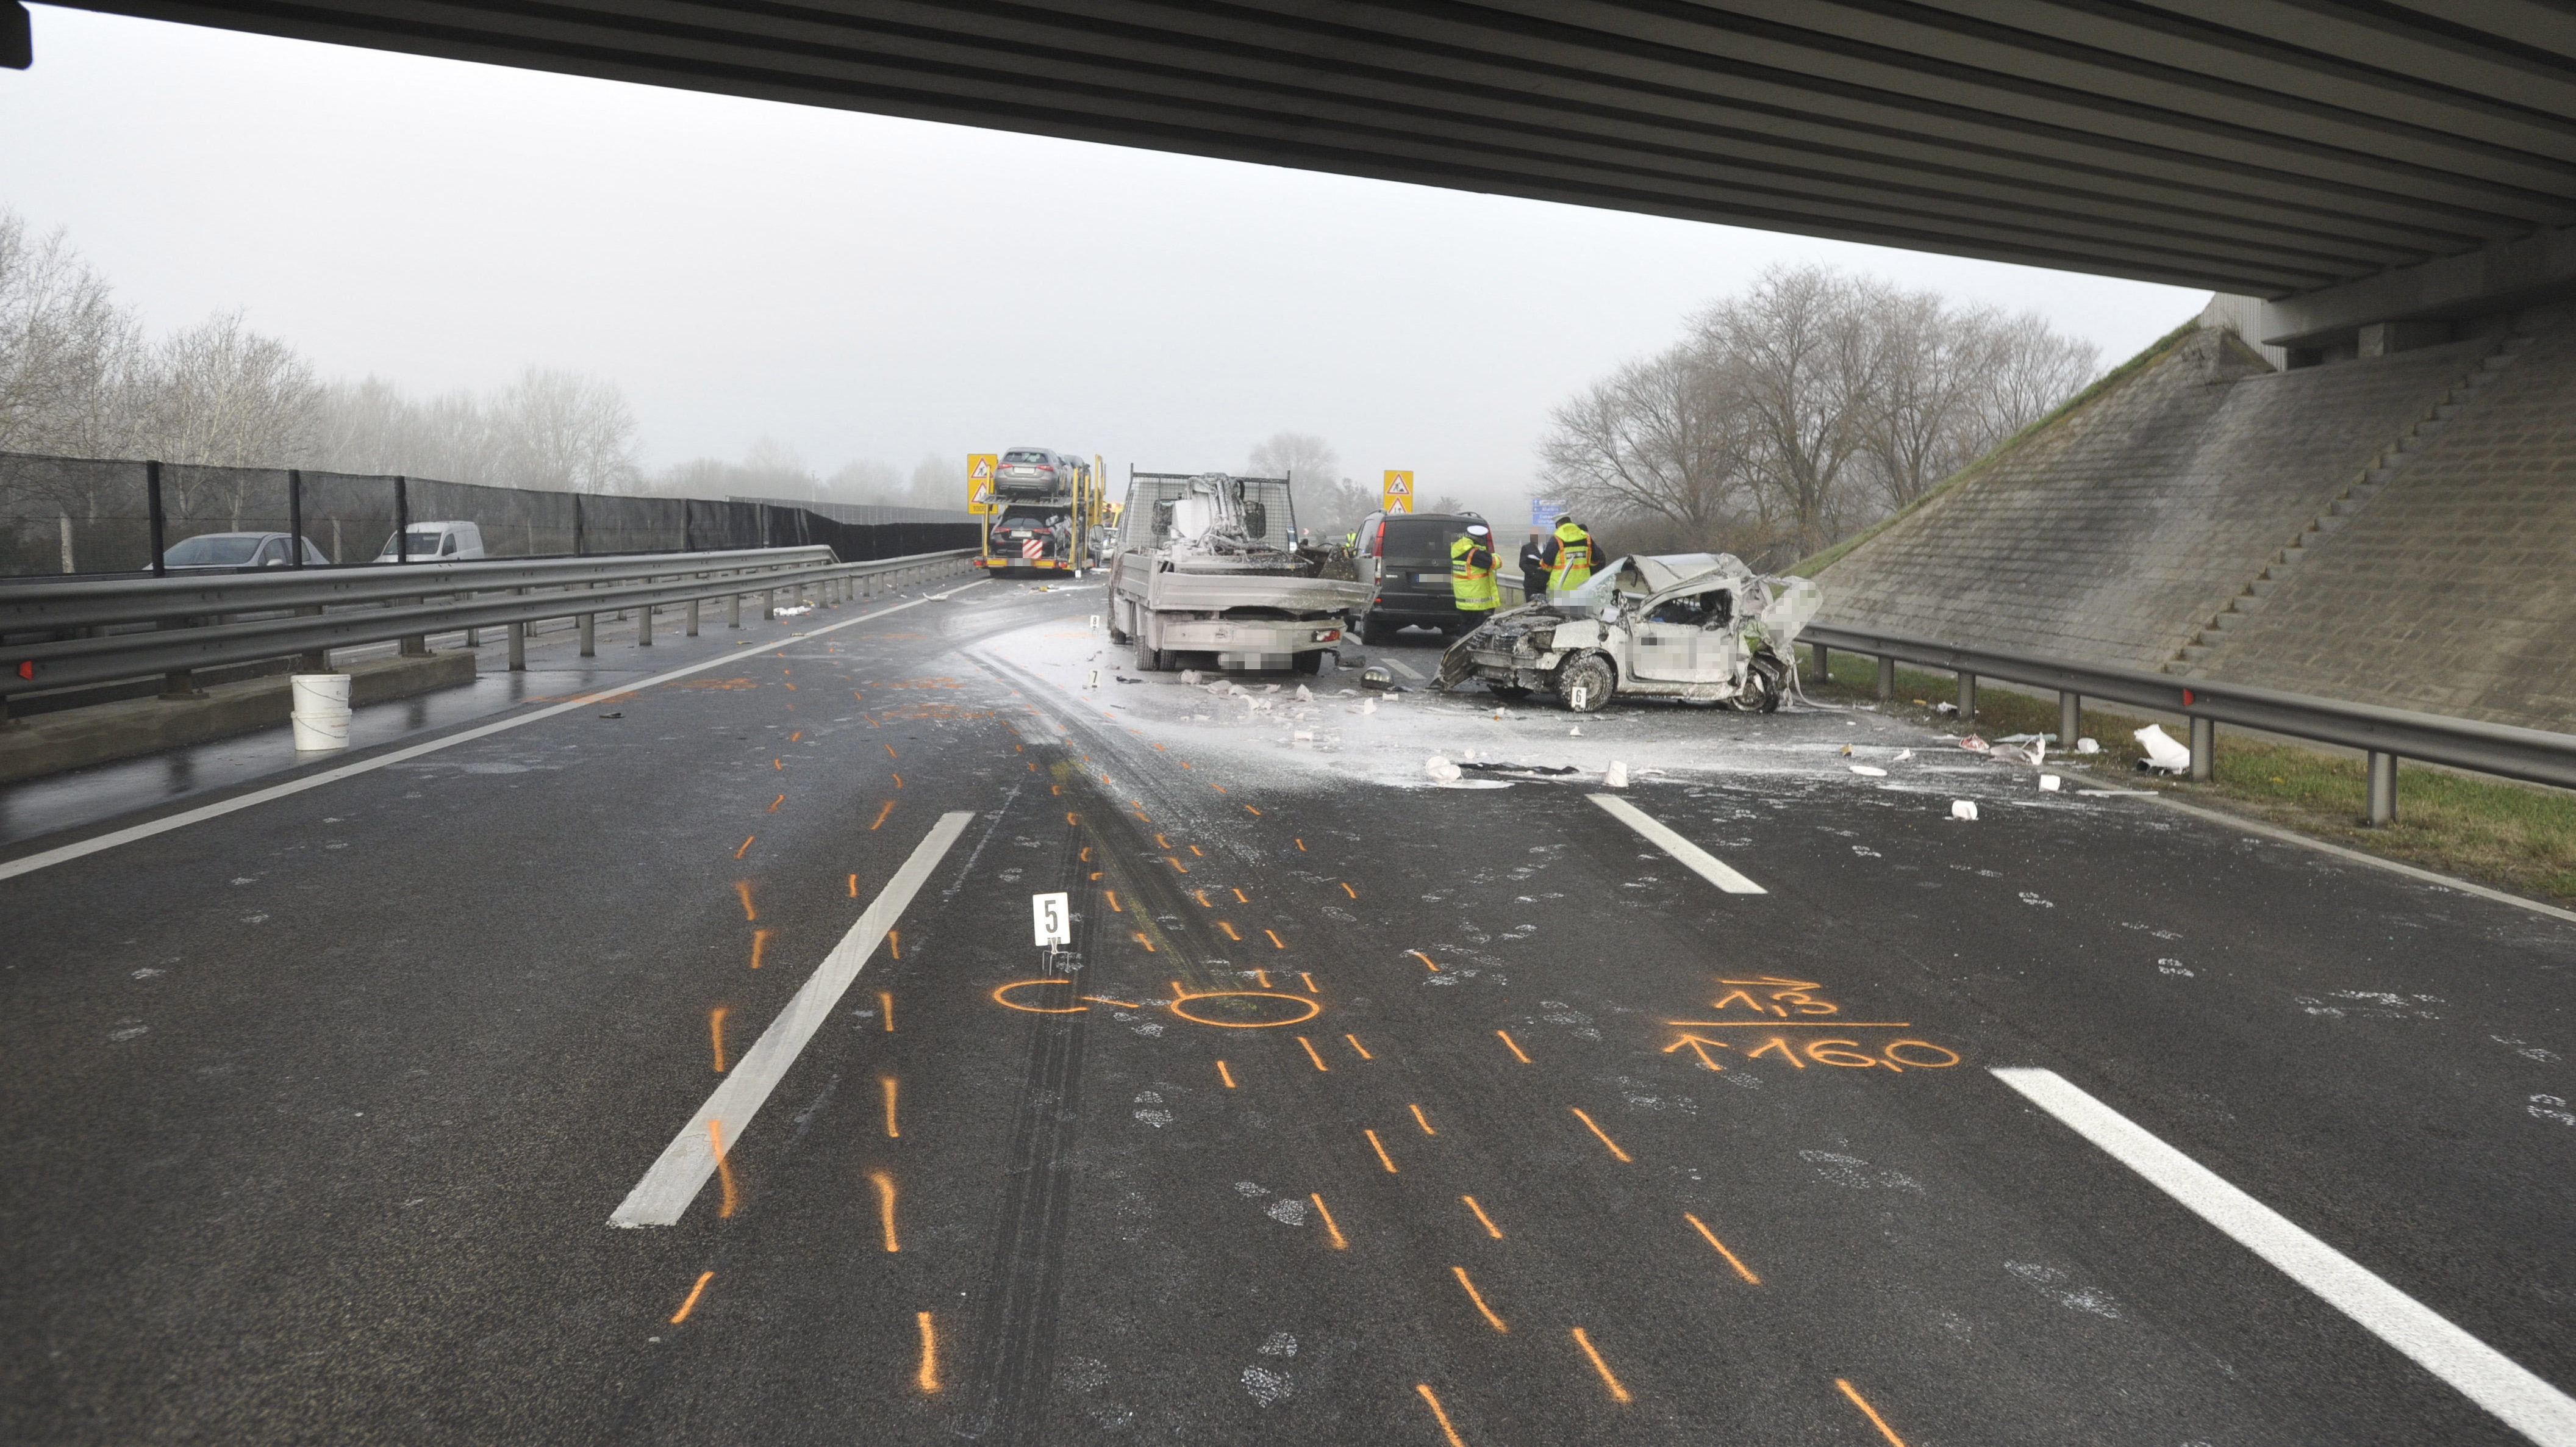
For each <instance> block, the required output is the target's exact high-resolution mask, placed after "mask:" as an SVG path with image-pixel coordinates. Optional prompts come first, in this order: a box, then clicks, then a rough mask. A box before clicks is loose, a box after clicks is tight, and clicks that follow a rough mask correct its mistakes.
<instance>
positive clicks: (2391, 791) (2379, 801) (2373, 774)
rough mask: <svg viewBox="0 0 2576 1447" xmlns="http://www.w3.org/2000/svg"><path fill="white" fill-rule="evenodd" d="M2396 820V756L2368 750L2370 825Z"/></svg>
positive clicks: (2379, 827)
mask: <svg viewBox="0 0 2576 1447" xmlns="http://www.w3.org/2000/svg"><path fill="white" fill-rule="evenodd" d="M2396 822H2397V756H2396V755H2395V754H2384V753H2381V752H2380V751H2379V750H2377V749H2372V750H2371V751H2370V827H2371V828H2373V829H2384V828H2386V827H2387V826H2389V825H2391V824H2394V823H2396Z"/></svg>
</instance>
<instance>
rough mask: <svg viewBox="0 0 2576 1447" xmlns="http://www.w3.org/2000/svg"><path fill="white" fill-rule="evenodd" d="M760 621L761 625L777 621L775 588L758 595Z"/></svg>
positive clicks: (776, 591)
mask: <svg viewBox="0 0 2576 1447" xmlns="http://www.w3.org/2000/svg"><path fill="white" fill-rule="evenodd" d="M760 621H761V622H763V623H775V622H777V621H778V590H777V589H776V588H771V589H769V590H767V591H766V592H763V593H762V594H761V595H760Z"/></svg>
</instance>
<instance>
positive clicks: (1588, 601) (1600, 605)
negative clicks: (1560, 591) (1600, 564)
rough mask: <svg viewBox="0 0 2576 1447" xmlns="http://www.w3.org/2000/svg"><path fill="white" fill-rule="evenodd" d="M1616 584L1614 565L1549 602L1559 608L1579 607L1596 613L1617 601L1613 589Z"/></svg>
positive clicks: (1616, 573) (1616, 575)
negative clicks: (1607, 570)
mask: <svg viewBox="0 0 2576 1447" xmlns="http://www.w3.org/2000/svg"><path fill="white" fill-rule="evenodd" d="M1618 586H1619V572H1618V569H1616V568H1615V567H1614V568H1612V569H1611V570H1610V571H1609V572H1606V573H1595V574H1593V575H1592V580H1591V581H1590V582H1588V583H1585V584H1584V585H1583V586H1582V587H1580V588H1576V589H1573V590H1571V591H1569V592H1567V593H1566V594H1564V595H1563V596H1562V597H1559V598H1555V599H1553V600H1551V602H1552V603H1553V605H1554V606H1555V607H1559V608H1580V609H1583V610H1585V611H1587V612H1596V613H1597V612H1599V611H1600V610H1601V609H1604V608H1607V607H1609V606H1610V605H1611V604H1612V603H1615V602H1617V601H1618V598H1617V595H1616V593H1615V591H1614V590H1615V589H1617V587H1618Z"/></svg>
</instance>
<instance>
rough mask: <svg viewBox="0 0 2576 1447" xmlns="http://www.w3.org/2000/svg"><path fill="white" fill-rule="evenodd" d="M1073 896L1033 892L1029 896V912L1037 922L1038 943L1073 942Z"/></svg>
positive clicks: (1064, 943) (1061, 943) (1059, 943)
mask: <svg viewBox="0 0 2576 1447" xmlns="http://www.w3.org/2000/svg"><path fill="white" fill-rule="evenodd" d="M1072 900H1073V897H1072V896H1071V895H1069V894H1033V895H1030V896H1029V913H1030V914H1031V915H1032V916H1034V917H1035V920H1036V924H1037V936H1038V939H1037V942H1038V943H1039V944H1040V945H1069V944H1072V943H1073V904H1072Z"/></svg>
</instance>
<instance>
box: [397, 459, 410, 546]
mask: <svg viewBox="0 0 2576 1447" xmlns="http://www.w3.org/2000/svg"><path fill="white" fill-rule="evenodd" d="M394 561H395V562H397V563H408V562H410V561H411V479H409V478H407V477H399V476H398V477H396V478H395V479H394Z"/></svg>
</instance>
